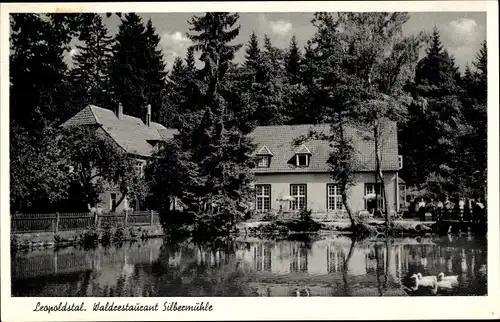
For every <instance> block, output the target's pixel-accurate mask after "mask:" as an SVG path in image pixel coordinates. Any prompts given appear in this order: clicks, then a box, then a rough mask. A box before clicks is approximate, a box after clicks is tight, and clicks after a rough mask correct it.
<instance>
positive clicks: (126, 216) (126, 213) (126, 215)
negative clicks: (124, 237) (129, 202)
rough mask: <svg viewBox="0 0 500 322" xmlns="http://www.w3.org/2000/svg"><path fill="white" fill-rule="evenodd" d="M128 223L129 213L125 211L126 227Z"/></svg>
mask: <svg viewBox="0 0 500 322" xmlns="http://www.w3.org/2000/svg"><path fill="white" fill-rule="evenodd" d="M127 222H128V211H125V227H127Z"/></svg>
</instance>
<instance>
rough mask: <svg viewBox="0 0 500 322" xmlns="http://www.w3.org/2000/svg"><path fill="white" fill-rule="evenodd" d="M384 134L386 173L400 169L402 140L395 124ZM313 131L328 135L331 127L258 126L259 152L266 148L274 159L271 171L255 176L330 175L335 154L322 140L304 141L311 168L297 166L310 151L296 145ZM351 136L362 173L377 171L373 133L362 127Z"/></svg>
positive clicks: (388, 124) (255, 137)
mask: <svg viewBox="0 0 500 322" xmlns="http://www.w3.org/2000/svg"><path fill="white" fill-rule="evenodd" d="M385 124H386V126H384V135H383V136H382V141H383V142H382V146H381V155H382V170H383V171H396V170H398V141H397V127H396V123H395V122H390V121H388V122H386V123H385ZM311 131H315V132H318V133H323V134H326V135H328V134H329V133H330V125H329V124H318V125H310V124H306V125H274V126H258V127H257V128H255V130H254V131H253V132H252V133H251V134H250V137H251V138H252V139H253V142H254V143H255V144H256V145H257V146H256V151H259V150H260V149H262V147H263V146H266V147H267V148H268V149H269V150H270V151H271V152H272V153H273V157H272V158H271V162H270V165H269V167H268V168H255V169H254V171H255V173H301V172H328V171H329V167H328V164H327V163H326V162H327V160H328V157H329V153H330V151H331V147H330V144H329V142H326V141H322V140H308V141H305V142H303V144H304V146H305V147H306V148H307V149H308V150H309V151H310V152H311V157H310V163H309V166H308V167H297V166H295V165H294V164H292V162H290V161H291V160H292V158H293V157H294V156H295V154H296V153H297V152H299V153H300V152H305V151H307V150H306V149H305V148H304V147H302V145H299V146H297V145H295V144H294V141H295V140H296V139H298V138H299V137H301V136H307V135H308V134H309V133H310V132H311ZM347 135H348V137H350V138H351V139H352V140H353V143H354V146H355V148H356V151H357V161H358V165H359V171H360V172H363V171H375V145H374V142H373V140H368V139H367V138H370V137H373V136H372V135H371V132H370V131H368V130H367V129H363V128H361V127H354V126H351V127H348V128H347Z"/></svg>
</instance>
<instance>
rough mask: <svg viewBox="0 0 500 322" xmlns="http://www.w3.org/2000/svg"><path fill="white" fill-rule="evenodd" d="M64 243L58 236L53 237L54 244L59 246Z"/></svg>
mask: <svg viewBox="0 0 500 322" xmlns="http://www.w3.org/2000/svg"><path fill="white" fill-rule="evenodd" d="M64 241H65V240H64V238H62V237H61V236H60V235H59V234H55V235H54V244H60V243H62V242H64Z"/></svg>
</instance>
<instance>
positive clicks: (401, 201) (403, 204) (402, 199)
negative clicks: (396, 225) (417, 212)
mask: <svg viewBox="0 0 500 322" xmlns="http://www.w3.org/2000/svg"><path fill="white" fill-rule="evenodd" d="M399 204H400V205H401V207H402V208H407V205H406V185H405V184H399Z"/></svg>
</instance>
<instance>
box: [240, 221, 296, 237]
mask: <svg viewBox="0 0 500 322" xmlns="http://www.w3.org/2000/svg"><path fill="white" fill-rule="evenodd" d="M248 230H249V233H250V236H259V235H261V236H264V237H275V236H288V235H289V234H290V229H288V227H287V225H286V224H285V223H284V222H282V221H276V222H272V223H270V224H264V225H259V226H257V227H250V228H249V229H248Z"/></svg>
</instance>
